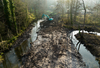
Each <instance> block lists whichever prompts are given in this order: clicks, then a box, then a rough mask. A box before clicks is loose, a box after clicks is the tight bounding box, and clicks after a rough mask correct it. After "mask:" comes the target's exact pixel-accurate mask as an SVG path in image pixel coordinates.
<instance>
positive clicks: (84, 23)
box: [82, 0, 86, 35]
mask: <svg viewBox="0 0 100 68" xmlns="http://www.w3.org/2000/svg"><path fill="white" fill-rule="evenodd" d="M82 2H83V8H84V24H83V28H84V26H85V22H86V7H85V3H84V0H82ZM83 33H84V31H83V30H82V35H83Z"/></svg>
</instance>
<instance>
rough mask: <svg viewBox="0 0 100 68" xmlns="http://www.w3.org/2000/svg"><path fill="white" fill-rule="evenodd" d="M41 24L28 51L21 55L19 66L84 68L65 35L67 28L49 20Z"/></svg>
mask: <svg viewBox="0 0 100 68" xmlns="http://www.w3.org/2000/svg"><path fill="white" fill-rule="evenodd" d="M47 23H48V24H47ZM45 24H46V25H45ZM41 25H45V26H41V30H40V31H39V32H38V36H37V39H36V40H35V41H34V42H32V43H31V45H32V46H31V48H30V50H29V52H28V53H27V54H25V55H23V56H22V57H23V58H22V64H23V65H22V66H21V67H20V68H86V65H85V63H84V62H83V61H82V57H81V55H80V54H79V52H78V51H77V49H76V48H75V47H74V45H73V44H72V42H71V41H70V39H69V37H68V36H67V34H68V33H67V31H68V30H67V29H65V28H63V27H61V25H60V24H55V23H51V22H42V23H41Z"/></svg>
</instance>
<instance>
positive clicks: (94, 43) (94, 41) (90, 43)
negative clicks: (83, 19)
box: [76, 33, 100, 64]
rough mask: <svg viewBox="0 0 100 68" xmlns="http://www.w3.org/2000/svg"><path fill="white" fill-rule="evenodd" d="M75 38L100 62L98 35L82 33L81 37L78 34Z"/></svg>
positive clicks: (99, 37) (99, 39) (99, 38)
mask: <svg viewBox="0 0 100 68" xmlns="http://www.w3.org/2000/svg"><path fill="white" fill-rule="evenodd" d="M76 38H77V39H78V40H79V41H80V42H81V43H82V44H84V45H85V46H86V48H87V49H88V50H89V51H90V52H91V53H92V54H93V55H94V56H96V57H97V60H98V61H99V64H100V36H97V35H94V34H87V33H84V34H83V38H81V36H80V35H79V34H77V35H76Z"/></svg>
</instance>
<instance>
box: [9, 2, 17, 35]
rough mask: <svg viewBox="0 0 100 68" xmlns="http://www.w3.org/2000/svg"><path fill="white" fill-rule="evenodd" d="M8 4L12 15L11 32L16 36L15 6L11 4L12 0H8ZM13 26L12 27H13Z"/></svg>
mask: <svg viewBox="0 0 100 68" xmlns="http://www.w3.org/2000/svg"><path fill="white" fill-rule="evenodd" d="M9 2H10V9H11V15H12V20H13V22H12V27H13V28H12V31H13V32H14V33H15V34H18V30H17V23H16V16H15V5H14V3H13V0H9ZM13 25H14V26H13Z"/></svg>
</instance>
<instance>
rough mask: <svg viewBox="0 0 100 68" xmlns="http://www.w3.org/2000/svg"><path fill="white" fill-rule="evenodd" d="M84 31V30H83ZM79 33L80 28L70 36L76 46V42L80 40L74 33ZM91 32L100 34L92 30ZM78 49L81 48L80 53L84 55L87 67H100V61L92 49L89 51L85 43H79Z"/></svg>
mask: <svg viewBox="0 0 100 68" xmlns="http://www.w3.org/2000/svg"><path fill="white" fill-rule="evenodd" d="M81 32H82V31H81ZM84 32H85V33H88V32H87V31H84ZM77 33H79V30H76V31H73V32H72V33H71V34H70V38H71V40H72V42H73V44H74V45H75V47H76V44H77V43H78V42H79V41H78V40H77V39H76V37H75V36H74V35H76V34H77ZM90 33H94V34H97V35H99V36H100V33H97V32H90ZM76 48H77V50H79V53H80V54H81V55H82V57H83V61H84V62H85V63H86V65H87V68H100V67H99V66H100V65H99V64H98V61H97V60H96V57H95V56H93V55H92V54H91V53H90V51H88V50H87V49H86V47H85V46H84V44H81V45H80V46H79V45H78V46H77V47H76Z"/></svg>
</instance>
